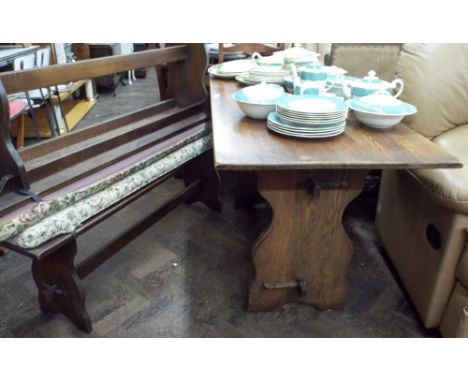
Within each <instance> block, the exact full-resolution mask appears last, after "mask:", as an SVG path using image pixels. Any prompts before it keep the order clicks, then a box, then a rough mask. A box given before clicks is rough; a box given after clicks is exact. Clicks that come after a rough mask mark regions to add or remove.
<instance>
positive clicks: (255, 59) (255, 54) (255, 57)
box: [252, 52, 262, 65]
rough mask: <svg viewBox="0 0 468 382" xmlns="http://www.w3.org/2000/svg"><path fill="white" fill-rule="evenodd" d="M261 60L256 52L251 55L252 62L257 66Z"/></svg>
mask: <svg viewBox="0 0 468 382" xmlns="http://www.w3.org/2000/svg"><path fill="white" fill-rule="evenodd" d="M261 58H262V55H261V54H260V53H258V52H254V53H253V54H252V60H253V61H254V62H255V63H256V64H257V65H259V63H258V61H259V60H260V59H261Z"/></svg>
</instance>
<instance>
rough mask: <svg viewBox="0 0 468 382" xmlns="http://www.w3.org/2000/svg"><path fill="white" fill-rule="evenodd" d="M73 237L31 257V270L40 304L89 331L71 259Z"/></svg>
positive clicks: (88, 320)
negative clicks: (37, 255)
mask: <svg viewBox="0 0 468 382" xmlns="http://www.w3.org/2000/svg"><path fill="white" fill-rule="evenodd" d="M76 252H77V245H76V241H75V240H73V241H72V242H70V243H69V244H67V245H65V246H63V247H61V248H59V249H58V250H56V251H55V252H53V253H51V254H50V255H49V256H47V257H45V258H44V259H42V260H37V259H34V260H33V264H32V274H33V277H34V281H35V282H36V286H37V289H38V292H39V306H40V307H41V310H42V311H43V312H46V313H62V314H63V315H65V316H66V317H68V319H69V320H70V321H72V322H73V323H74V324H75V325H76V326H77V327H78V328H79V329H80V330H83V331H85V332H87V333H89V332H91V330H92V326H91V320H90V318H89V315H88V312H87V311H86V307H85V304H84V293H83V291H82V290H81V288H80V285H79V277H78V275H77V273H76V270H75V266H74V264H73V260H74V258H75V255H76Z"/></svg>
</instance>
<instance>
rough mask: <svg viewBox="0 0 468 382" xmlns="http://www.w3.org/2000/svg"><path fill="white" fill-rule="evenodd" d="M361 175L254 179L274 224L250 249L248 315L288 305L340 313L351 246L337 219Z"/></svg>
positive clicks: (296, 173)
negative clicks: (251, 274)
mask: <svg viewBox="0 0 468 382" xmlns="http://www.w3.org/2000/svg"><path fill="white" fill-rule="evenodd" d="M365 175H366V172H365V171H348V170H343V171H341V170H329V171H328V170H322V171H283V172H280V171H269V172H261V173H260V174H259V191H260V193H261V194H262V196H263V197H264V198H265V199H266V200H267V201H268V203H269V204H270V205H271V207H272V209H273V220H272V222H271V224H270V226H269V227H268V228H267V229H266V230H265V232H264V233H263V234H262V235H261V236H260V237H259V238H258V240H257V242H256V244H255V246H254V249H253V261H254V265H255V270H256V277H255V280H254V282H253V284H252V286H251V288H250V294H249V304H248V310H249V311H260V310H268V309H272V308H275V307H277V306H279V305H283V304H287V303H291V302H299V303H304V304H311V305H314V306H315V307H317V308H319V309H330V308H334V309H337V308H343V306H344V304H345V302H346V298H347V293H348V281H347V276H346V273H347V270H348V263H349V261H350V260H351V255H352V247H351V242H350V240H349V238H348V236H347V235H346V233H345V231H344V229H343V226H342V216H343V211H344V210H345V208H346V206H347V205H348V203H349V202H350V201H351V200H352V199H354V198H355V197H356V196H357V195H358V194H359V193H360V192H361V190H362V187H363V184H364V179H365Z"/></svg>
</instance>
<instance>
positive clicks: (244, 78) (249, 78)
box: [236, 66, 290, 85]
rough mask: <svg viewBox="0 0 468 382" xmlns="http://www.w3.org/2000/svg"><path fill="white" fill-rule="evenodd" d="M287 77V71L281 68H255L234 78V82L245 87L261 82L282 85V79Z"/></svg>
mask: <svg viewBox="0 0 468 382" xmlns="http://www.w3.org/2000/svg"><path fill="white" fill-rule="evenodd" d="M289 75H290V73H289V71H287V70H284V69H283V68H282V67H281V66H257V67H255V68H253V69H250V70H249V71H248V72H247V73H244V74H242V75H239V76H236V80H238V81H239V82H241V83H243V84H247V85H254V84H258V83H261V82H266V83H269V84H278V85H282V84H283V83H284V79H285V78H286V77H287V76H289Z"/></svg>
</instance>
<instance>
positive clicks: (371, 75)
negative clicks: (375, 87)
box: [362, 70, 384, 84]
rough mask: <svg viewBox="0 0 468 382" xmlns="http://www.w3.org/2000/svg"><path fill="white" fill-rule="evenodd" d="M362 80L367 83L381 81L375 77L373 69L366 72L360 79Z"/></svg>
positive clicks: (378, 82)
mask: <svg viewBox="0 0 468 382" xmlns="http://www.w3.org/2000/svg"><path fill="white" fill-rule="evenodd" d="M362 82H366V83H369V84H380V83H381V82H384V81H382V80H381V79H380V78H379V77H377V75H376V73H375V71H373V70H371V71H370V72H369V73H367V76H365V77H364V78H363V79H362Z"/></svg>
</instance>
